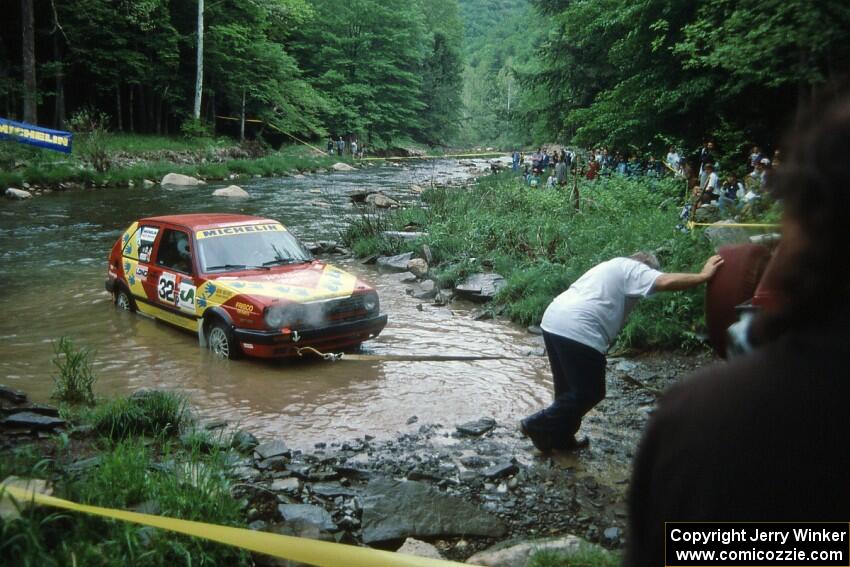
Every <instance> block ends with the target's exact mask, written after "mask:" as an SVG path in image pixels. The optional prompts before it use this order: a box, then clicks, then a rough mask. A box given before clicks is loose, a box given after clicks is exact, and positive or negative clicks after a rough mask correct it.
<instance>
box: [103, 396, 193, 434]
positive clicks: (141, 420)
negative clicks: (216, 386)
mask: <svg viewBox="0 0 850 567" xmlns="http://www.w3.org/2000/svg"><path fill="white" fill-rule="evenodd" d="M91 419H92V425H93V426H94V428H95V430H96V431H97V432H98V433H99V434H101V435H104V436H106V437H108V438H110V439H115V440H118V439H126V438H127V437H132V436H138V435H152V436H169V435H176V434H177V433H178V432H179V431H180V427H181V425H184V424H185V423H186V422H187V421H188V411H187V408H186V399H185V398H184V397H183V396H181V395H179V394H175V393H173V392H166V391H162V390H142V391H139V392H136V393H135V394H133V395H131V396H130V397H127V398H118V399H115V400H112V401H109V402H107V403H105V404H104V405H102V406H100V407H98V408H96V409H95V411H94V412H93V415H92V417H91Z"/></svg>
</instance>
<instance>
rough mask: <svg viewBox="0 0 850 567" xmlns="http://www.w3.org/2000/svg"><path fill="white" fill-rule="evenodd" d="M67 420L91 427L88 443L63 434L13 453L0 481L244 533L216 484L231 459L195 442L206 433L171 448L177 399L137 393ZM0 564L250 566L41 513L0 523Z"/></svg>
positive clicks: (130, 530)
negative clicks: (41, 482)
mask: <svg viewBox="0 0 850 567" xmlns="http://www.w3.org/2000/svg"><path fill="white" fill-rule="evenodd" d="M75 415H76V416H77V420H78V422H79V424H85V425H91V426H93V427H94V431H95V433H94V436H93V437H90V438H86V439H85V440H82V441H81V440H73V439H71V438H69V437H68V436H67V435H65V434H62V435H60V436H58V437H56V438H54V439H52V440H50V441H47V442H42V443H41V444H40V445H30V446H24V447H23V448H19V449H16V450H13V451H11V452H10V454H8V455H7V456H6V457H5V458H4V459H2V460H0V478H6V477H7V476H9V475H17V476H19V477H29V478H41V479H45V480H48V481H49V482H50V483H51V485H52V486H53V489H54V494H55V495H57V496H59V497H63V498H68V499H70V500H74V501H77V502H83V503H86V504H92V505H97V506H104V507H110V508H122V509H131V510H132V509H135V510H137V511H143V512H147V513H153V514H160V515H164V516H170V517H175V518H183V519H187V520H199V521H204V522H209V523H214V524H222V525H230V526H240V527H243V526H244V520H243V514H242V511H241V510H242V506H243V502H241V501H239V500H237V499H235V498H233V496H232V495H231V484H230V481H229V479H228V477H227V475H226V474H225V473H226V470H227V466H228V462H230V461H232V460H233V457H234V456H233V455H232V454H231V453H229V452H228V451H226V450H225V449H224V448H223V447H224V446H225V445H226V444H225V443H222V442H219V443H216V442H210V440H209V439H204V440H202V439H201V437H202V436H207V437H208V436H209V435H208V434H206V433H199V432H196V433H195V434H193V436H192V439H193V441H191V442H188V443H185V442H181V441H178V439H177V437H176V435H177V433H178V431H179V430H180V426H181V425H186V413H185V400H184V399H183V398H182V397H180V396H179V395H176V394H174V393H170V392H160V391H156V392H146V393H145V394H144V395H137V396H131V397H130V398H121V399H117V400H113V401H111V402H107V403H106V404H105V405H103V406H97V407H95V408H94V409H83V410H78V412H77V413H76V414H75ZM115 424H123V425H122V426H121V427H120V428H116V427H115ZM119 430H120V431H121V432H122V434H121V435H118V434H116V433H117V432H118V431H119ZM141 434H144V435H145V436H142V437H140V436H138V435H141ZM72 437H73V436H72ZM86 455H94V457H92V458H91V459H90V460H89V461H88V462H86V461H85V460H83V461H82V462H83V463H85V466H79V465H77V466H75V465H74V464H73V463H74V462H75V461H77V460H78V459H81V457H85V456H86ZM0 557H4V558H7V559H9V560H11V562H12V564H14V565H32V566H54V565H55V566H59V565H115V566H119V565H120V566H124V565H140V566H170V565H174V564H181V565H248V564H250V557H249V555H248V554H247V553H246V552H244V551H241V550H238V549H235V548H232V547H229V546H224V545H220V544H215V543H211V542H208V541H206V540H202V539H196V538H191V537H187V536H181V535H177V534H174V533H171V532H165V531H161V530H156V529H153V528H149V527H143V526H137V525H133V524H129V523H125V522H120V521H112V520H106V519H101V518H97V517H94V516H89V515H85V514H77V513H71V512H64V511H57V510H56V509H51V508H47V507H33V508H27V509H25V510H23V511H22V513H21V517H20V518H18V519H7V520H3V519H0Z"/></svg>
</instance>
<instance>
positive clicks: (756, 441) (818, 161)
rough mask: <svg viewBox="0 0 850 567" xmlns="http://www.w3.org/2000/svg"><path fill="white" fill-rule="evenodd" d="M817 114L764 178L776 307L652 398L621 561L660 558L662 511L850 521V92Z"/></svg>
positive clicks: (712, 518)
mask: <svg viewBox="0 0 850 567" xmlns="http://www.w3.org/2000/svg"><path fill="white" fill-rule="evenodd" d="M813 112H815V113H816V114H813V115H811V116H802V117H801V119H800V121H799V123H798V126H797V129H796V131H794V132H792V133H791V134H790V135H789V136H788V138H787V139H788V141H789V143H788V145H787V148H789V151H790V153H789V154H788V156H787V158H786V159H785V160H784V162H783V165H782V167H781V168H778V169H777V170H776V171H775V172H774V177H773V178H771V179H770V180H769V185H770V189H771V191H772V192H774V193H775V195H776V196H777V197H778V198H780V199H782V202H783V219H782V244H781V245H780V248H779V249H778V250H777V252H776V254H777V256H776V258H775V259H774V262H773V266H776V268H777V269H778V270H779V272H778V274H777V277H775V278H772V281H774V282H775V284H774V286H775V287H774V289H775V292H776V295H775V296H774V297H775V298H776V300H777V304H776V306H775V307H774V308H772V309H771V310H767V311H763V312H762V313H760V314H759V315H758V316H757V318H756V320H755V321H754V322H753V324H752V326H751V329H750V331H749V333H748V335H749V336H748V338H749V342H750V343H751V346H753V347H754V348H755V350H753V351H752V352H750V353H748V354H745V355H742V356H739V357H737V358H734V359H732V360H730V361H728V362H727V363H723V364H716V365H713V366H710V367H708V368H705V369H703V370H701V371H699V372H697V373H696V374H695V375H694V376H691V377H688V378H686V379H684V380H682V381H681V382H680V383H679V384H678V385H677V386H674V387H673V388H671V389H670V390H669V391H667V392H665V394H664V396H663V397H662V398H661V399H660V402H659V407H658V409H657V411H656V412H655V413H654V414H653V415H652V418H651V419H650V421H649V424H648V426H647V428H646V431H645V434H644V438H643V440H642V442H641V443H640V447H639V449H638V454H637V458H636V459H635V464H634V473H633V476H632V481H631V488H630V494H629V504H628V506H629V534H628V537H627V542H628V543H627V549H626V556H625V561H624V565H625V566H626V567H644V566H647V565H665V564H666V563H665V560H664V559H665V536H664V529H665V527H664V523H665V522H668V521H678V522H744V521H746V522H791V521H793V522H829V521H833V522H842V523H844V524H845V526H846V522H847V511H848V502H850V482H847V471H848V470H850V443H848V442H847V419H846V416H847V400H848V399H850V380H848V379H847V360H848V355H847V345H848V344H850V327H848V326H847V321H848V320H850V248H848V247H847V242H846V241H847V237H846V229H847V226H850V192H848V191H847V186H846V184H847V179H848V178H850V162H848V161H847V159H846V153H847V148H848V147H850V97H845V98H843V99H842V100H841V101H840V102H836V103H833V104H830V105H819V106H818V107H817V110H814V111H813ZM791 455H793V457H792V458H789V456H791Z"/></svg>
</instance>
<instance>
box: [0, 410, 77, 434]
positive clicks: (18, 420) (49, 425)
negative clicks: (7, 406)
mask: <svg viewBox="0 0 850 567" xmlns="http://www.w3.org/2000/svg"><path fill="white" fill-rule="evenodd" d="M2 423H3V425H5V426H7V427H21V428H27V429H32V430H34V431H49V430H51V429H55V428H57V427H62V426H64V425H65V420H64V419H59V418H58V417H52V416H49V415H41V414H39V413H35V412H32V411H19V412H17V413H13V414H11V415H10V416H8V417H7V418H6V419H4V420H3V422H2Z"/></svg>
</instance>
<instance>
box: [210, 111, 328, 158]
mask: <svg viewBox="0 0 850 567" xmlns="http://www.w3.org/2000/svg"><path fill="white" fill-rule="evenodd" d="M216 118H218V119H220V120H242V119H241V118H236V117H235V116H219V115H216ZM245 122H253V123H255V124H263V123H264V122H263V121H262V120H259V119H257V118H246V119H245ZM265 124H266V125H268V126H271V127H272V128H274V129H275V130H277V131H278V132H280V133H281V134H283V135H285V136H289V137H290V138H292V139H293V140H295V141H296V142H299V143H301V144H304V145H305V146H307V147H308V148H312V149H313V150H315V151H317V152H319V153H320V154H322V155H325V151H324V150H320V149H319V148H317V147H316V146H314V145H312V144H310V143H308V142H305V141H304V140H302V139H301V138H299V137H297V136H293V135H292V134H290V133H289V132H284V131H283V130H281V129H280V128H278V127H277V126H275V125H274V124H272V123H271V122H265Z"/></svg>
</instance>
